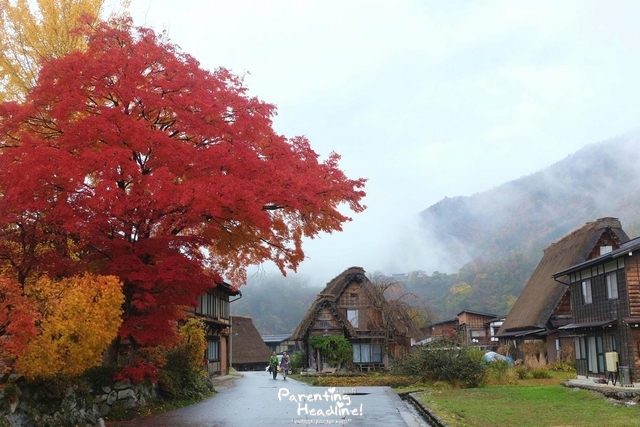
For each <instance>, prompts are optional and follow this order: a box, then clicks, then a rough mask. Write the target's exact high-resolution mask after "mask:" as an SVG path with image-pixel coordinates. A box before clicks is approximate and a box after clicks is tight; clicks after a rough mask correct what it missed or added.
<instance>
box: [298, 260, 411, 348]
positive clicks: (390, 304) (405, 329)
mask: <svg viewBox="0 0 640 427" xmlns="http://www.w3.org/2000/svg"><path fill="white" fill-rule="evenodd" d="M354 282H356V283H358V284H360V287H361V288H362V289H363V290H364V291H365V293H366V294H368V295H369V297H371V296H372V295H373V294H374V292H375V291H374V285H373V284H372V283H371V281H370V280H369V279H368V278H367V276H366V275H365V271H364V269H363V268H362V267H350V268H348V269H346V270H345V271H343V272H342V273H340V274H339V275H338V276H336V277H335V278H333V279H332V280H331V281H330V282H329V283H327V286H325V288H324V289H323V290H322V291H321V292H320V293H319V294H318V296H317V297H316V300H315V301H314V302H313V304H312V305H311V308H309V311H307V314H306V315H305V316H304V318H303V319H302V321H301V322H300V324H299V325H298V327H297V328H296V329H295V330H294V331H293V334H292V335H291V339H292V340H304V339H305V338H306V335H307V332H308V331H309V328H310V327H311V326H312V325H313V322H314V320H315V319H316V318H317V316H318V312H319V311H320V310H321V309H324V308H326V309H329V310H330V311H331V312H332V314H333V315H334V316H335V317H336V318H337V319H338V322H339V323H340V326H341V327H342V328H343V330H344V331H345V335H346V336H347V337H356V336H357V335H358V333H357V330H356V328H354V327H353V326H352V325H351V323H350V322H349V321H348V320H347V318H346V316H345V314H344V313H343V310H340V309H339V308H338V301H339V299H340V296H341V295H342V293H343V292H344V291H345V289H346V288H347V287H348V286H349V285H350V284H352V283H354ZM386 304H387V305H386V307H387V309H388V310H390V312H389V313H390V314H392V317H393V322H392V324H391V325H390V326H391V328H392V329H393V330H394V331H397V332H399V333H400V334H403V335H408V336H412V337H414V338H416V339H420V338H421V337H422V335H423V333H422V331H420V329H418V328H417V327H416V326H415V324H414V323H413V321H412V320H411V319H410V318H409V316H408V314H407V312H406V310H405V307H404V306H403V305H402V304H401V303H399V302H398V301H387V302H386Z"/></svg>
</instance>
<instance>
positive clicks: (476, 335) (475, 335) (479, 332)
mask: <svg viewBox="0 0 640 427" xmlns="http://www.w3.org/2000/svg"><path fill="white" fill-rule="evenodd" d="M486 336H487V331H485V330H484V329H482V330H475V331H474V330H472V331H471V337H472V338H479V337H486Z"/></svg>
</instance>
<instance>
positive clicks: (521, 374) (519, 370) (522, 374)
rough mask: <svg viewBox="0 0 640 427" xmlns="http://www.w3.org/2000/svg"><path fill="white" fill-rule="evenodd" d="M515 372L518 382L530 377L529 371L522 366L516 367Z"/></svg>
mask: <svg viewBox="0 0 640 427" xmlns="http://www.w3.org/2000/svg"><path fill="white" fill-rule="evenodd" d="M515 372H516V376H517V377H518V379H520V380H526V379H527V378H530V377H531V373H530V372H529V369H528V368H527V367H526V366H522V365H520V366H516V367H515Z"/></svg>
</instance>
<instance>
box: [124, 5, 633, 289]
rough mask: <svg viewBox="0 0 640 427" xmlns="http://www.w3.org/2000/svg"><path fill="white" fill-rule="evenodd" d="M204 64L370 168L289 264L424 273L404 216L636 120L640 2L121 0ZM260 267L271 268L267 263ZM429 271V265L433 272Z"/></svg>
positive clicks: (327, 273)
mask: <svg viewBox="0 0 640 427" xmlns="http://www.w3.org/2000/svg"><path fill="white" fill-rule="evenodd" d="M129 10H130V12H131V14H132V16H133V18H134V21H135V23H136V24H137V25H142V26H147V27H152V28H154V29H156V30H158V31H161V30H167V31H168V34H169V37H170V39H171V41H172V42H173V43H175V44H177V45H179V46H180V47H181V48H182V49H183V50H184V51H185V52H187V53H189V54H191V55H193V56H194V57H195V58H196V59H198V60H199V61H200V63H201V65H202V67H203V68H206V69H210V70H213V69H215V68H217V67H220V66H224V67H226V68H229V69H231V70H232V71H233V72H235V73H236V74H240V75H243V74H245V73H250V74H248V75H247V76H246V78H245V83H246V85H247V87H248V88H249V90H250V93H251V94H252V95H255V96H258V97H259V98H260V99H262V100H264V101H266V102H269V103H272V104H275V105H277V107H278V116H277V117H276V119H275V128H276V131H278V132H279V133H282V134H284V135H286V136H288V137H292V136H295V135H306V136H307V137H308V138H309V140H310V141H311V145H312V147H313V148H314V149H315V150H316V152H318V153H319V154H320V156H321V157H322V158H323V159H324V158H326V157H327V155H328V154H329V153H330V152H331V151H335V152H337V153H339V154H340V155H342V161H341V168H342V169H343V170H344V171H345V172H346V173H347V175H348V176H349V177H350V178H357V177H365V178H368V179H369V182H368V185H367V188H366V191H367V198H366V200H365V204H366V205H367V206H368V209H367V211H365V212H364V213H362V214H358V215H355V216H354V217H353V219H354V220H353V222H351V223H348V224H346V225H345V227H344V231H343V232H342V233H334V234H332V235H322V236H320V237H319V238H317V239H315V240H313V241H310V242H307V244H306V246H305V249H306V252H307V256H308V259H307V260H306V261H304V262H303V264H301V266H300V268H299V272H300V273H303V274H306V275H310V276H314V277H317V279H315V280H319V281H320V282H321V283H326V282H327V281H329V280H330V279H331V278H333V277H334V276H336V275H337V274H339V273H340V272H342V271H343V270H344V269H346V268H348V267H350V266H353V265H358V266H362V267H364V268H365V270H367V271H371V272H373V271H376V270H382V271H385V272H387V273H400V272H406V271H409V270H426V271H427V272H429V273H430V272H432V271H433V270H434V269H437V266H433V265H431V264H430V263H429V262H428V259H429V250H430V248H429V247H425V246H424V245H423V244H419V243H418V242H417V241H416V239H415V236H416V231H417V229H416V215H417V214H418V213H419V212H420V211H422V210H424V209H426V208H428V207H429V206H431V205H432V204H434V203H436V202H438V201H439V200H441V199H442V198H444V197H454V196H469V195H471V194H474V193H477V192H482V191H485V190H489V189H491V188H493V187H495V186H498V185H500V184H502V183H504V182H507V181H510V180H513V179H516V178H519V177H521V176H525V175H529V174H531V173H533V172H536V171H538V170H540V169H543V168H545V167H548V166H550V165H551V164H553V163H555V162H557V161H559V160H561V159H563V158H565V157H566V156H567V155H569V154H571V153H573V152H575V151H577V150H579V149H580V148H582V147H583V146H584V145H586V144H589V143H593V142H598V141H601V140H605V139H608V138H611V137H614V136H616V135H621V134H625V133H627V132H630V131H633V130H636V129H637V128H638V126H639V125H640V123H639V120H638V118H639V117H640V116H639V114H638V113H639V111H638V110H639V109H640V102H639V100H640V25H638V22H640V2H637V1H610V2H603V1H584V0H581V1H562V2H558V1H557V0H556V1H527V2H521V1H468V2H463V1H452V0H448V1H437V2H436V1H425V0H415V1H404V0H389V1H375V0H364V1H358V0H317V1H303V0H297V1H295V0H288V1H275V0H272V1H258V0H255V1H250V0H231V1H230V0H225V1H220V0H185V1H180V2H179V1H175V0H132V2H131V6H130V9H129ZM267 269H269V267H268V266H267ZM440 271H443V269H442V268H441V269H440Z"/></svg>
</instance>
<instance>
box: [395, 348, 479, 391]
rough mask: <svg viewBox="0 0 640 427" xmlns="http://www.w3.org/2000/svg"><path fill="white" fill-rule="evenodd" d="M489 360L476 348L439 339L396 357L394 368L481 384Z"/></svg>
mask: <svg viewBox="0 0 640 427" xmlns="http://www.w3.org/2000/svg"><path fill="white" fill-rule="evenodd" d="M486 369H487V363H486V361H485V360H484V354H483V352H482V351H481V350H479V349H478V348H475V347H469V346H460V345H459V344H457V343H455V342H453V341H449V340H446V339H438V340H436V341H434V342H432V343H429V344H428V345H423V346H420V348H418V349H417V350H415V351H413V352H412V353H409V354H408V355H407V356H405V357H404V358H401V359H399V360H396V361H395V362H394V365H393V371H394V373H395V374H398V375H408V376H413V377H417V378H422V379H425V380H431V381H447V382H451V383H453V382H461V383H462V384H464V385H465V386H466V387H478V386H479V385H481V384H482V383H483V382H484V378H485V372H486Z"/></svg>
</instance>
